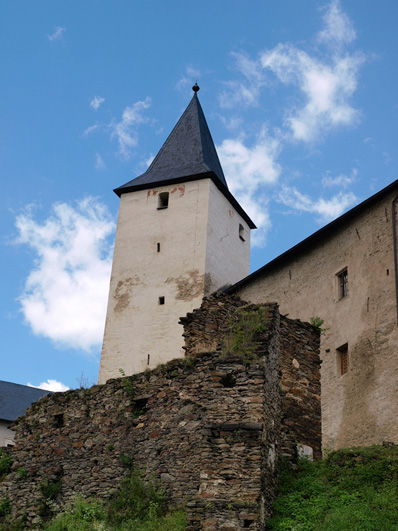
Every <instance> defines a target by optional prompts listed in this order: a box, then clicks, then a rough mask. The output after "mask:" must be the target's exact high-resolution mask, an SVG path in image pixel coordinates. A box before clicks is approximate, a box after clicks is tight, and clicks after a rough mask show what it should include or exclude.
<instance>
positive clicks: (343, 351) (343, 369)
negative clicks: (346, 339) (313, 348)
mask: <svg viewBox="0 0 398 531" xmlns="http://www.w3.org/2000/svg"><path fill="white" fill-rule="evenodd" d="M337 354H338V356H339V358H340V359H339V365H340V375H341V376H342V375H343V374H346V373H347V372H348V362H349V360H348V343H346V344H345V345H343V346H342V347H340V348H338V349H337Z"/></svg>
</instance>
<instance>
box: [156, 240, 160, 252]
mask: <svg viewBox="0 0 398 531" xmlns="http://www.w3.org/2000/svg"><path fill="white" fill-rule="evenodd" d="M156 249H157V252H158V253H160V243H159V242H158V243H157V244H156Z"/></svg>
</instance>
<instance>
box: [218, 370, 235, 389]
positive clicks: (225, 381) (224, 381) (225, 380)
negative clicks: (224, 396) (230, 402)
mask: <svg viewBox="0 0 398 531" xmlns="http://www.w3.org/2000/svg"><path fill="white" fill-rule="evenodd" d="M220 384H221V385H223V386H224V387H229V388H231V387H235V385H236V378H234V377H233V376H232V374H231V373H230V372H229V373H228V374H225V375H224V376H222V378H221V379H220Z"/></svg>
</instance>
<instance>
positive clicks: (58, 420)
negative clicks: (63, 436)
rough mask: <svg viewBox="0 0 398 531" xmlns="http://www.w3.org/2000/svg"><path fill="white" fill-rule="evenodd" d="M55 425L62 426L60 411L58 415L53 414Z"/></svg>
mask: <svg viewBox="0 0 398 531" xmlns="http://www.w3.org/2000/svg"><path fill="white" fill-rule="evenodd" d="M54 421H55V427H56V428H62V426H63V425H64V415H63V413H60V414H59V415H54Z"/></svg>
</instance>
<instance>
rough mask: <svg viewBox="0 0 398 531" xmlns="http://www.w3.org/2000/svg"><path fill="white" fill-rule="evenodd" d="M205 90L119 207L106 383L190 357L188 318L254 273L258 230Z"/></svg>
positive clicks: (122, 191) (121, 191)
mask: <svg viewBox="0 0 398 531" xmlns="http://www.w3.org/2000/svg"><path fill="white" fill-rule="evenodd" d="M197 90H198V87H197V85H195V87H194V91H195V93H194V96H193V98H192V100H191V102H190V104H189V105H188V107H187V109H186V110H185V112H184V114H183V115H182V116H181V118H180V120H179V121H178V123H177V125H176V126H175V128H174V129H173V131H172V132H171V134H170V136H169V137H168V139H167V140H166V142H165V143H164V145H163V147H162V148H161V150H160V151H159V153H158V155H157V156H156V157H155V159H154V161H153V162H152V164H151V165H150V167H149V168H148V170H147V171H146V172H145V173H144V174H143V175H141V176H140V177H137V178H136V179H133V180H132V181H130V182H128V183H127V184H125V185H123V186H121V187H119V188H117V189H116V190H115V192H116V194H117V195H118V196H119V197H120V209H119V219H118V225H117V232H116V241H115V250H114V257H113V267H112V275H111V281H110V291H109V301H108V309H107V318H106V324H105V333H104V341H103V347H102V354H101V364H100V372H99V383H105V382H106V380H108V379H109V378H112V377H113V378H114V377H118V376H120V369H121V370H122V371H123V372H124V373H125V374H128V375H130V374H135V373H138V372H141V371H144V370H145V369H147V368H154V367H156V366H157V365H158V364H160V363H165V362H167V361H169V360H171V359H173V358H175V357H176V356H178V355H180V357H183V356H184V351H183V348H182V347H183V345H184V340H183V337H182V328H181V326H180V325H179V324H178V320H179V318H180V317H181V316H183V315H185V314H187V313H188V312H190V311H192V310H193V309H194V308H198V307H199V306H200V304H201V302H202V299H203V297H204V296H205V295H208V294H210V293H212V292H213V291H215V290H217V289H219V288H221V287H222V286H225V285H226V284H231V283H233V282H237V281H238V280H240V279H242V278H243V277H245V276H247V274H248V273H249V263H250V230H251V229H252V228H255V225H254V223H253V222H252V221H251V219H250V218H249V217H248V215H247V214H246V213H245V212H244V210H243V209H242V208H241V207H240V205H239V204H238V202H237V201H236V200H235V199H234V197H233V196H232V195H231V193H230V192H229V190H228V186H227V182H226V180H225V177H224V173H223V170H222V168H221V165H220V162H219V159H218V156H217V153H216V149H215V147H214V143H213V140H212V138H211V134H210V131H209V128H208V126H207V123H206V119H205V117H204V114H203V111H202V108H201V105H200V103H199V99H198V96H197Z"/></svg>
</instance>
